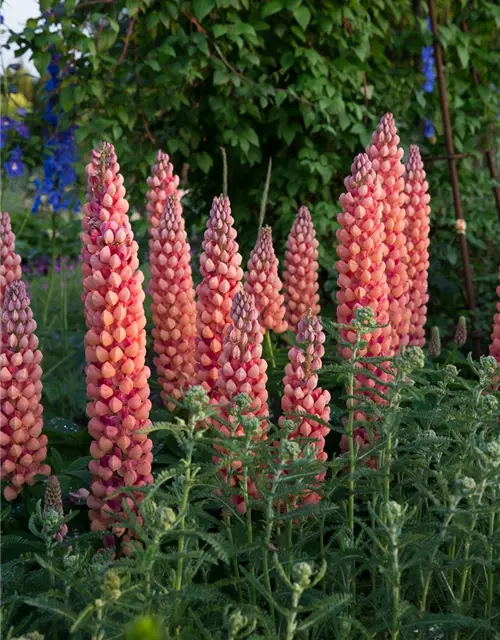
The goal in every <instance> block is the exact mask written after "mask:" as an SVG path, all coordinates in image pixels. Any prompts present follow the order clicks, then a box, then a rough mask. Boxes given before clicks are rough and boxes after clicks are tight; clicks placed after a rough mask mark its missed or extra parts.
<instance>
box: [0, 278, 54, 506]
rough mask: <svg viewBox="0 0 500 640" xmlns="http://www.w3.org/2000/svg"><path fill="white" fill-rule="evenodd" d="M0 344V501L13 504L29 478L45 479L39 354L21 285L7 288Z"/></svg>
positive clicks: (40, 358) (45, 454)
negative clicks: (0, 496) (1, 497)
mask: <svg viewBox="0 0 500 640" xmlns="http://www.w3.org/2000/svg"><path fill="white" fill-rule="evenodd" d="M1 328H2V336H1V343H0V389H1V396H0V400H1V434H0V444H1V449H0V464H1V473H0V477H1V478H2V480H3V481H4V482H5V483H6V484H7V486H6V487H5V488H4V491H3V495H4V498H5V499H6V500H14V499H15V498H16V497H17V496H18V494H19V493H20V492H21V491H22V489H23V486H24V485H25V484H28V485H32V484H34V482H35V475H36V474H42V475H48V474H49V473H50V467H49V466H48V465H46V464H42V463H43V461H44V460H45V458H46V456H47V436H46V435H42V427H43V420H42V411H43V407H42V405H41V403H40V398H41V395H42V382H41V378H42V368H41V367H40V362H41V360H42V353H41V351H40V350H39V349H38V339H37V337H36V336H35V334H34V331H35V329H36V322H35V321H34V320H33V312H32V311H31V308H30V301H29V298H28V296H27V294H26V289H25V286H24V283H23V282H22V281H14V282H11V283H10V284H8V285H7V288H6V291H5V299H4V304H3V313H2V322H1Z"/></svg>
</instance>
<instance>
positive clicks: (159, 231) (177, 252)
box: [149, 195, 196, 410]
mask: <svg viewBox="0 0 500 640" xmlns="http://www.w3.org/2000/svg"><path fill="white" fill-rule="evenodd" d="M149 248H150V250H149V263H150V267H151V281H150V290H151V297H152V300H153V302H152V304H151V311H152V315H153V323H154V328H153V339H154V350H155V352H156V354H157V357H156V358H155V361H154V362H155V366H156V369H157V371H158V380H159V382H160V384H161V386H162V389H163V390H162V393H161V397H162V399H163V402H164V403H165V404H166V406H167V407H168V408H169V409H170V410H173V409H174V408H175V406H176V405H174V404H173V403H172V402H171V401H169V400H168V398H169V397H170V398H174V399H175V400H180V399H181V398H182V396H183V395H184V391H185V389H186V388H187V387H189V386H190V385H191V384H192V381H193V376H194V338H195V331H196V303H195V293H194V287H193V278H192V275H191V266H190V259H191V255H190V247H189V244H188V242H187V234H186V231H185V229H184V218H183V216H182V210H181V206H180V204H179V201H178V200H177V197H176V196H175V195H169V196H167V201H166V206H165V211H164V213H163V215H162V217H161V220H160V223H159V225H158V227H152V228H151V229H150V243H149Z"/></svg>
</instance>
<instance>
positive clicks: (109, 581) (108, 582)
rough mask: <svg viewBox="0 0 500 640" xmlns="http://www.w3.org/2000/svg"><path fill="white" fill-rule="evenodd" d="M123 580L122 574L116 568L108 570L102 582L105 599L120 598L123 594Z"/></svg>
mask: <svg viewBox="0 0 500 640" xmlns="http://www.w3.org/2000/svg"><path fill="white" fill-rule="evenodd" d="M120 588H121V580H120V576H119V575H118V574H117V573H116V571H115V570H114V569H110V570H109V571H107V572H106V575H105V576H104V580H103V583H102V595H103V598H104V599H105V600H108V601H114V600H118V599H119V598H120V596H121V589H120Z"/></svg>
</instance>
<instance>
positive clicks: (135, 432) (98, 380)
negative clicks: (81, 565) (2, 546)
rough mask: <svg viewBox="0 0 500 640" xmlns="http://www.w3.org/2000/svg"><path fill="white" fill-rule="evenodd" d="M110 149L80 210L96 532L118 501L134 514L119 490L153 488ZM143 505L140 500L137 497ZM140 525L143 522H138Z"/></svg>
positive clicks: (140, 324) (102, 154)
mask: <svg viewBox="0 0 500 640" xmlns="http://www.w3.org/2000/svg"><path fill="white" fill-rule="evenodd" d="M119 169H120V167H119V165H118V162H117V157H116V153H115V150H114V147H113V146H112V145H111V144H108V143H102V145H100V146H99V147H98V148H97V149H95V150H94V151H93V152H92V157H91V162H90V164H88V165H87V177H88V195H87V202H86V204H85V205H84V207H83V213H84V217H83V233H82V241H83V245H84V247H83V251H82V257H83V266H82V269H83V274H84V303H85V314H86V322H87V327H88V331H87V334H86V336H85V341H84V345H85V357H86V360H87V367H86V376H87V396H88V398H89V403H88V405H87V414H88V416H89V418H90V422H89V433H90V435H91V436H92V438H93V441H92V444H91V446H90V452H91V454H92V457H93V460H92V461H91V462H90V464H89V469H90V471H91V473H92V476H93V481H92V485H91V487H90V490H91V495H90V496H89V498H88V500H87V505H88V507H89V509H90V511H89V516H90V519H91V521H92V522H91V529H92V530H93V531H100V530H107V529H110V528H113V530H114V532H115V533H116V534H118V535H121V534H122V533H123V532H124V527H123V525H122V524H119V523H118V522H117V519H116V516H117V515H120V516H121V517H123V518H127V515H126V511H125V510H124V508H123V504H122V502H123V501H124V500H125V501H126V502H127V504H128V506H129V507H130V509H132V510H133V511H134V510H136V507H135V505H134V502H133V500H132V498H131V497H130V496H126V495H125V494H124V493H123V492H122V491H121V488H122V487H124V486H135V487H142V486H144V485H146V484H149V483H151V482H152V480H153V477H152V475H151V463H152V458H153V456H152V453H151V449H152V446H153V445H152V442H151V440H150V439H149V438H148V437H147V435H146V434H145V433H140V431H141V430H142V429H144V428H146V427H148V426H149V425H150V421H149V411H150V408H151V402H150V400H149V385H148V378H149V376H150V371H149V368H148V367H146V365H145V360H146V331H145V326H146V317H145V315H144V304H143V303H144V297H145V296H144V292H143V291H142V282H143V280H144V276H143V274H142V272H141V271H139V260H138V257H137V253H138V245H137V242H136V241H135V240H134V234H133V233H132V229H131V227H130V222H129V219H128V215H127V211H128V202H127V201H126V200H125V188H124V187H123V177H122V176H121V175H120V174H119V173H118V172H119ZM134 497H135V498H136V500H137V501H140V500H141V498H142V494H141V493H140V492H137V493H135V494H134ZM137 517H138V518H139V521H140V517H139V516H137Z"/></svg>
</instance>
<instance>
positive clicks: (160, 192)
mask: <svg viewBox="0 0 500 640" xmlns="http://www.w3.org/2000/svg"><path fill="white" fill-rule="evenodd" d="M148 187H149V191H148V192H147V193H146V198H147V200H148V204H147V205H146V209H147V211H148V213H149V216H148V220H149V228H150V230H151V229H155V228H156V227H157V226H158V225H159V224H160V219H161V216H162V214H163V211H164V210H165V205H166V204H167V198H168V196H169V195H175V196H177V199H178V200H179V202H180V200H181V198H182V196H183V192H182V191H180V190H179V176H177V175H175V174H174V166H173V164H172V163H171V162H170V158H169V156H168V154H167V153H164V152H163V151H161V149H160V150H159V151H158V154H157V156H156V163H155V164H154V165H153V166H152V167H151V176H150V177H149V178H148ZM181 211H182V208H181Z"/></svg>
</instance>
